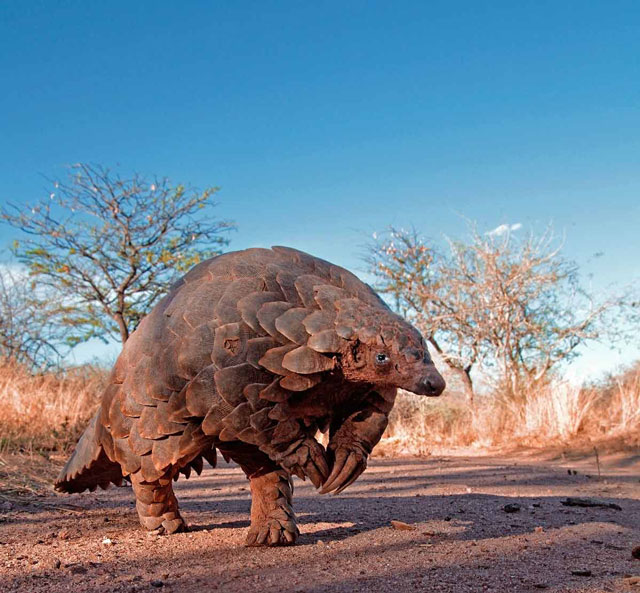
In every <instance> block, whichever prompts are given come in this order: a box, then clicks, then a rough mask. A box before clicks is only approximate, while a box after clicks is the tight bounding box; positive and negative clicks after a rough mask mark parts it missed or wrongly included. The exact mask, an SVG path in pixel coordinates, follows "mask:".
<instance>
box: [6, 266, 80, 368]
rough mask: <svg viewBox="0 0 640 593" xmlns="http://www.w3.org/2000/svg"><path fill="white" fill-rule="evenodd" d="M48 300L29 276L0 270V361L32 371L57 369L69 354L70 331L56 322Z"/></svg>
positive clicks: (17, 271)
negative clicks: (64, 355)
mask: <svg viewBox="0 0 640 593" xmlns="http://www.w3.org/2000/svg"><path fill="white" fill-rule="evenodd" d="M55 317H56V313H55V312H54V311H53V309H52V308H51V307H49V306H48V299H47V298H46V297H45V296H44V295H43V294H39V291H37V290H35V287H34V286H33V282H32V281H31V280H29V278H28V277H27V276H26V274H24V273H21V272H20V271H19V270H13V269H12V268H11V267H10V266H9V265H2V266H1V267H0V358H1V359H3V360H15V361H17V362H18V363H20V364H24V365H26V366H28V367H30V368H32V369H43V368H49V367H53V366H57V365H58V364H59V362H60V359H61V357H62V356H63V354H64V353H65V351H66V346H67V344H66V331H67V329H66V328H65V327H63V326H61V325H60V324H59V323H57V322H56V319H55Z"/></svg>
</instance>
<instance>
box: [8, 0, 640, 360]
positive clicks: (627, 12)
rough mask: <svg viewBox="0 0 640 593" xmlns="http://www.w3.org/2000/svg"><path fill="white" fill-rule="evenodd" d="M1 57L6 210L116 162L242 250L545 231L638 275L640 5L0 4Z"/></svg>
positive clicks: (610, 270) (346, 260)
mask: <svg viewBox="0 0 640 593" xmlns="http://www.w3.org/2000/svg"><path fill="white" fill-rule="evenodd" d="M0 48H1V51H0V72H1V74H2V77H1V80H2V92H1V93H0V173H1V176H2V177H1V178H2V184H1V186H0V201H2V202H6V201H13V202H22V201H29V200H34V199H38V198H41V197H43V196H46V195H48V188H47V185H46V182H45V180H44V179H43V175H45V176H49V177H56V176H59V175H61V174H62V172H63V170H64V166H65V165H67V164H70V163H74V162H78V161H89V162H94V163H102V164H106V165H114V164H116V163H121V164H122V165H123V166H124V167H125V168H126V169H135V170H137V171H139V172H142V173H149V174H153V173H157V174H160V175H167V176H169V177H170V178H172V179H173V180H175V181H189V182H191V183H193V184H195V185H198V186H207V185H219V186H221V188H222V191H221V192H220V194H219V199H220V202H221V204H220V207H219V210H218V211H219V214H220V215H221V216H223V217H226V218H232V219H235V220H236V221H237V223H238V232H237V233H234V234H233V235H232V237H231V238H232V243H231V247H232V248H238V249H240V248H244V247H247V246H253V245H271V244H288V245H292V246H296V247H299V248H302V249H305V250H307V251H310V252H312V253H314V254H316V255H319V256H322V257H325V258H327V259H330V260H332V261H335V262H336V263H339V264H342V265H345V266H347V267H349V268H352V269H355V270H356V271H357V270H358V269H361V268H362V263H361V262H360V260H359V253H360V246H361V245H362V243H363V242H364V241H365V240H366V237H367V235H369V234H370V233H371V232H372V231H374V230H381V229H383V228H384V227H386V226H387V225H389V224H394V225H397V226H407V225H414V226H415V227H416V228H418V229H419V230H421V231H423V232H424V233H425V234H427V235H431V236H433V237H438V236H440V235H441V234H442V233H447V234H449V235H454V236H456V235H460V234H461V233H463V232H464V228H463V227H464V225H463V223H462V220H461V215H463V216H465V217H468V218H471V219H475V220H477V221H478V223H479V225H480V227H481V228H486V229H490V228H493V227H495V226H497V225H499V224H501V223H515V222H520V223H522V224H523V225H524V227H525V228H526V227H530V226H533V227H535V228H541V227H543V226H544V225H545V224H547V223H548V222H550V221H553V223H554V224H555V227H556V229H557V230H558V231H559V232H561V233H565V234H566V249H565V254H566V255H567V256H568V257H571V258H574V259H576V260H578V261H579V262H580V263H582V264H584V265H585V269H587V270H588V271H590V272H592V273H593V275H594V276H593V278H594V279H593V284H594V287H595V288H597V289H600V288H603V287H608V286H610V285H611V284H615V283H620V284H622V283H624V282H626V281H627V280H628V279H630V278H631V277H635V278H637V277H639V276H640V257H639V255H640V4H639V3H638V2H635V1H630V2H617V1H607V2H604V1H602V2H584V1H575V2H571V1H565V2H557V1H549V2H547V1H536V2H523V1H521V2H513V1H509V2H499V1H492V2H480V1H468V2H451V1H449V2H428V1H423V2H322V1H318V2H313V3H311V2H268V1H261V2H257V1H256V2H241V1H238V2H163V1H157V0H156V1H153V2H151V1H137V2H117V1H112V2H71V1H62V0H60V1H56V2H36V1H29V2H23V1H16V0H4V1H3V2H2V3H1V4H0ZM1 232H2V233H3V237H2V238H3V239H8V238H10V236H9V235H10V234H9V232H8V230H7V229H6V227H4V228H3V229H2V230H1ZM2 242H3V243H4V241H2ZM596 252H603V253H604V255H603V256H602V257H600V258H598V259H597V260H595V261H592V259H591V256H592V255H593V254H594V253H596ZM599 357H600V354H598V355H597V356H592V357H591V359H592V360H593V361H594V362H593V364H595V365H600V366H602V365H603V364H604V363H602V362H601V361H600V362H599V360H600V358H599ZM586 360H587V361H588V360H590V359H589V358H588V357H587V359H586ZM613 362H615V360H614V359H612V358H610V357H609V358H607V363H606V364H612V363H613ZM585 364H586V363H585ZM590 364H591V363H590ZM587 370H588V369H587Z"/></svg>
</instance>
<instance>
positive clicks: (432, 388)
mask: <svg viewBox="0 0 640 593" xmlns="http://www.w3.org/2000/svg"><path fill="white" fill-rule="evenodd" d="M446 386H447V383H446V382H445V380H444V379H443V378H442V375H441V374H440V373H439V372H438V371H437V370H436V369H435V367H434V368H431V369H429V371H428V372H427V373H425V374H424V375H423V376H422V377H420V380H419V381H418V384H417V387H416V389H412V390H411V391H413V393H415V394H417V395H427V396H429V397H437V396H438V395H440V394H441V393H442V392H443V391H444V388H445V387H446Z"/></svg>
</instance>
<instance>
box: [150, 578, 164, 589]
mask: <svg viewBox="0 0 640 593" xmlns="http://www.w3.org/2000/svg"><path fill="white" fill-rule="evenodd" d="M151 586H152V587H157V588H160V587H164V582H163V581H161V580H160V579H155V580H153V581H151Z"/></svg>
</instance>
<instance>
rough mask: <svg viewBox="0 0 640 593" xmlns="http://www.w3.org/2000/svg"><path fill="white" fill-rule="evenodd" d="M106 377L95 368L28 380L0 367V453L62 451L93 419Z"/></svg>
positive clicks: (17, 370)
mask: <svg viewBox="0 0 640 593" xmlns="http://www.w3.org/2000/svg"><path fill="white" fill-rule="evenodd" d="M106 376H107V373H106V371H104V370H102V369H99V368H95V367H82V368H73V369H68V370H66V371H64V372H60V373H47V374H39V375H32V374H31V373H29V371H28V370H27V369H26V368H24V367H22V366H20V365H18V364H16V363H13V362H4V363H2V364H0V453H3V454H7V453H34V452H44V453H46V452H51V451H65V450H67V449H68V448H69V447H70V446H72V445H73V444H75V442H76V440H77V439H78V437H79V436H80V434H81V432H82V430H84V427H85V426H86V424H87V422H88V421H89V419H90V418H91V416H92V415H93V413H94V411H95V409H96V407H97V405H98V401H99V398H100V395H101V394H102V390H103V389H104V385H105V382H106Z"/></svg>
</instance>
